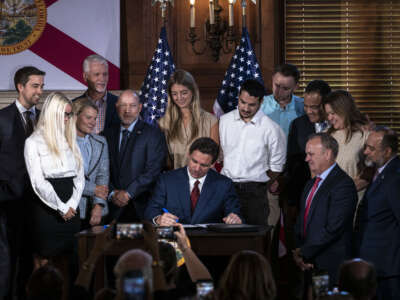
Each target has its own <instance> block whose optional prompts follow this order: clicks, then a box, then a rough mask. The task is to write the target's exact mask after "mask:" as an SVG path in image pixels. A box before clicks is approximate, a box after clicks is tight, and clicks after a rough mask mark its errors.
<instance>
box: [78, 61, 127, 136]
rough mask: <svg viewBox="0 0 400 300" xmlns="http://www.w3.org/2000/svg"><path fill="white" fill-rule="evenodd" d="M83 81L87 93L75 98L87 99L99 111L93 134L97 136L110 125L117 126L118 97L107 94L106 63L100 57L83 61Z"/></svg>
mask: <svg viewBox="0 0 400 300" xmlns="http://www.w3.org/2000/svg"><path fill="white" fill-rule="evenodd" d="M83 79H84V80H85V82H86V83H87V86H88V89H87V91H86V92H85V93H84V94H83V95H81V96H79V97H78V98H75V99H74V100H73V101H75V100H77V99H80V98H85V97H86V98H88V99H90V100H92V101H93V102H94V103H95V104H96V106H97V107H98V109H99V113H98V116H97V120H96V127H95V128H94V132H93V133H95V134H99V133H100V132H102V131H103V130H105V129H106V128H110V127H111V126H112V125H116V124H119V119H118V114H117V112H116V109H115V103H116V102H117V100H118V97H117V96H115V95H113V94H111V93H109V92H107V83H108V62H107V60H105V59H104V58H103V57H102V56H100V55H97V54H92V55H90V56H88V57H86V58H85V60H84V61H83Z"/></svg>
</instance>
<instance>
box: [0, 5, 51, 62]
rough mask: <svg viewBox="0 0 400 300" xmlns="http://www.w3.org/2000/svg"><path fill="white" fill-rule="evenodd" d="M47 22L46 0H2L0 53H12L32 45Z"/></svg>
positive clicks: (0, 11)
mask: <svg viewBox="0 0 400 300" xmlns="http://www.w3.org/2000/svg"><path fill="white" fill-rule="evenodd" d="M46 22H47V10H46V3H45V1H44V0H19V1H15V0H0V55H11V54H15V53H18V52H21V51H24V50H25V49H27V48H29V47H30V46H32V45H33V44H34V43H35V42H36V41H37V40H38V39H39V38H40V36H41V35H42V33H43V30H44V28H45V26H46Z"/></svg>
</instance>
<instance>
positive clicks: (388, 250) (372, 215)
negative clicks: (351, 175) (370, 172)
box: [355, 126, 400, 300]
mask: <svg viewBox="0 0 400 300" xmlns="http://www.w3.org/2000/svg"><path fill="white" fill-rule="evenodd" d="M397 151H398V137H397V135H396V133H395V132H394V131H393V130H391V129H389V128H386V127H382V126H379V127H376V128H375V129H373V130H372V132H371V133H370V135H369V136H368V139H367V142H366V144H365V151H364V154H365V155H366V160H367V163H368V162H369V163H374V164H375V165H376V167H377V168H378V170H377V173H376V175H375V177H374V180H373V181H372V182H371V183H370V185H369V186H368V188H367V191H366V192H365V195H364V197H363V199H362V200H361V202H360V204H359V212H358V215H357V217H356V226H355V228H356V229H358V228H359V240H360V247H359V249H360V252H359V255H360V257H361V258H363V259H365V260H367V261H370V262H372V263H373V264H375V267H376V271H377V275H378V290H377V295H378V299H384V300H387V299H400V159H399V157H398V156H397ZM358 225H359V226H358Z"/></svg>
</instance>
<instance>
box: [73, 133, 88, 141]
mask: <svg viewBox="0 0 400 300" xmlns="http://www.w3.org/2000/svg"><path fill="white" fill-rule="evenodd" d="M76 139H77V140H78V141H80V142H84V143H89V134H87V135H85V136H84V137H81V136H79V135H76Z"/></svg>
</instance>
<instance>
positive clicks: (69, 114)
mask: <svg viewBox="0 0 400 300" xmlns="http://www.w3.org/2000/svg"><path fill="white" fill-rule="evenodd" d="M73 115H74V113H73V112H72V111H71V112H64V116H65V117H66V118H68V119H71V118H72V116H73Z"/></svg>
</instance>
